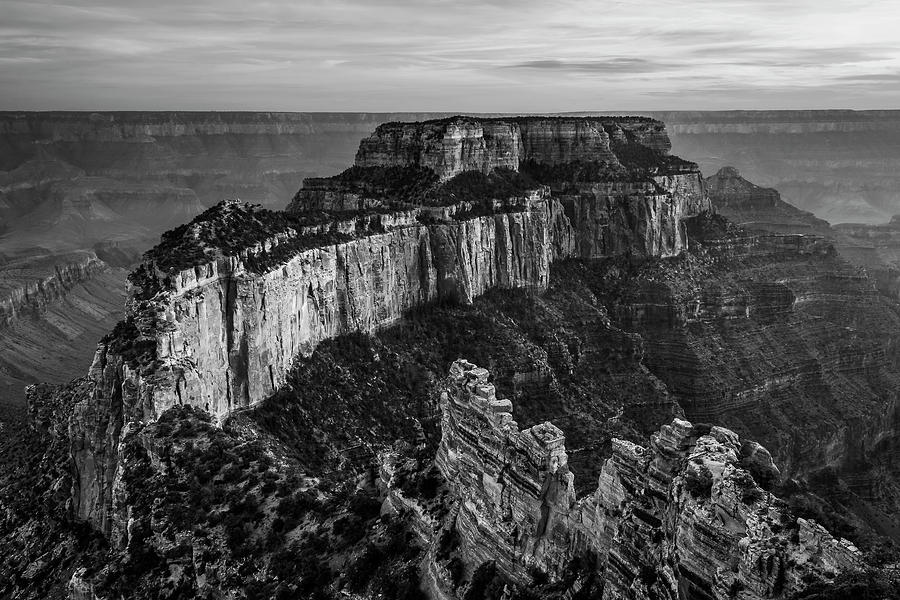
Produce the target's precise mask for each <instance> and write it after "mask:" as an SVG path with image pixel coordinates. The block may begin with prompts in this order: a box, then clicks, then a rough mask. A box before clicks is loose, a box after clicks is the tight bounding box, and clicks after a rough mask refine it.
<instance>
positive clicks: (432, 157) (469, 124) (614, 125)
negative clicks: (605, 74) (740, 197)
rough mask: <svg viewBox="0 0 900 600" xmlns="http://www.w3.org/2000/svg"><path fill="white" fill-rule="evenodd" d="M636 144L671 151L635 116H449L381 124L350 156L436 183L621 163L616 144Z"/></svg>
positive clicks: (653, 125) (658, 127)
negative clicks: (465, 175)
mask: <svg viewBox="0 0 900 600" xmlns="http://www.w3.org/2000/svg"><path fill="white" fill-rule="evenodd" d="M629 142H631V143H635V144H639V145H641V146H643V147H646V148H648V149H650V150H652V151H654V152H658V153H660V154H665V153H666V152H668V150H669V148H670V147H671V143H670V142H669V138H668V136H667V135H666V131H665V126H664V125H663V124H662V123H660V122H659V121H654V120H653V119H647V118H641V117H633V118H628V117H606V118H603V117H599V118H592V119H576V118H564V117H517V118H500V119H484V118H479V119H474V118H467V117H453V118H450V119H439V120H433V121H425V122H421V123H386V124H384V125H381V126H379V127H378V129H376V130H375V133H373V134H372V135H371V136H370V137H368V138H366V139H364V140H363V141H362V143H361V144H360V146H359V151H358V152H357V153H356V164H357V165H358V166H360V167H391V166H410V165H414V166H418V167H424V168H429V169H431V170H433V171H434V172H435V173H437V175H438V177H439V178H440V179H441V180H446V179H450V178H451V177H453V176H454V175H458V174H460V173H462V172H464V171H481V172H482V173H490V172H491V171H492V170H493V169H496V168H504V167H505V168H509V169H518V167H519V164H520V163H523V162H525V161H529V160H532V161H535V162H538V163H545V164H561V163H571V162H579V161H602V162H605V163H608V164H611V165H621V161H620V158H619V157H618V156H617V155H616V152H615V150H614V148H615V145H616V144H617V143H622V144H627V143H629Z"/></svg>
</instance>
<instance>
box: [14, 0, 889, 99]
mask: <svg viewBox="0 0 900 600" xmlns="http://www.w3.org/2000/svg"><path fill="white" fill-rule="evenodd" d="M898 13H900V11H897V10H896V8H895V7H894V6H892V3H889V2H872V1H866V0H842V1H840V2H838V1H835V0H832V1H826V0H818V1H812V0H795V1H792V2H787V3H786V2H783V1H781V0H778V1H775V0H721V1H719V2H709V1H708V0H691V1H684V2H682V1H675V0H646V1H641V2H637V1H631V0H627V1H626V0H620V1H618V2H610V3H596V4H590V3H587V4H586V3H584V2H583V1H579V2H574V1H570V0H546V1H542V2H538V1H536V0H520V1H512V0H494V1H491V2H484V1H480V0H479V1H476V0H455V1H453V2H450V1H447V0H425V1H422V0H392V1H387V2H384V1H375V0H329V1H325V0H307V1H304V2H300V3H297V2H293V1H291V0H270V1H268V2H264V3H247V2H244V1H242V0H217V1H212V0H197V1H194V2H191V3H184V2H181V1H180V0H179V1H177V2H176V1H175V0H159V1H157V2H152V3H150V2H144V1H140V2H138V1H136V0H123V1H119V0H82V1H66V0H62V1H59V0H56V1H44V0H28V1H25V0H5V1H4V7H3V18H2V20H0V65H2V68H0V108H3V109H29V108H30V109H85V110H95V109H196V110H203V109H261V110H265V109H272V110H359V111H381V110H434V111H513V112H515V111H549V110H553V111H564V110H590V109H597V110H604V109H609V110H619V109H621V110H651V109H677V108H688V109H702V108H720V107H721V106H720V104H721V103H722V102H733V103H734V106H732V107H734V108H826V107H858V108H867V107H875V106H878V107H883V106H885V105H886V103H888V104H891V105H892V106H896V105H898V104H900V103H898V102H897V100H900V98H897V97H892V96H891V94H892V93H895V92H896V90H895V89H894V87H895V86H893V85H892V84H893V83H894V80H893V79H892V78H891V75H892V74H894V73H900V38H898V36H897V35H896V31H898V30H900V14H898ZM867 74H870V75H868V76H867ZM723 90H732V91H723ZM729 94H732V96H729Z"/></svg>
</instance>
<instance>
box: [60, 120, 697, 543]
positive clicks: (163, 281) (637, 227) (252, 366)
mask: <svg viewBox="0 0 900 600" xmlns="http://www.w3.org/2000/svg"><path fill="white" fill-rule="evenodd" d="M460 123H462V125H460ZM548 124H549V125H548ZM463 125H464V126H465V127H463ZM545 125H546V126H545ZM459 127H463V129H466V128H468V129H467V130H469V131H470V133H471V132H472V131H474V132H475V133H478V132H480V133H479V134H478V135H476V136H475V137H476V138H477V139H480V140H482V141H481V142H479V143H478V144H476V145H478V147H479V148H482V150H484V148H489V150H488V151H487V154H484V152H481V151H480V152H481V154H479V156H482V158H483V157H485V156H487V157H488V159H489V160H488V159H485V160H488V163H491V166H493V162H494V161H495V158H491V157H496V156H500V155H501V154H503V152H505V150H503V151H502V152H501V151H500V150H498V148H501V147H502V148H507V149H509V148H512V147H513V146H516V145H517V144H519V145H521V146H523V147H525V148H527V149H528V150H527V153H526V154H524V155H522V154H515V153H513V154H511V155H510V156H512V157H513V158H514V159H515V160H512V162H510V163H509V164H511V165H515V166H516V167H519V164H518V161H520V160H521V159H522V158H523V157H528V158H529V160H532V161H533V160H534V159H535V158H540V159H541V160H546V161H551V162H548V163H542V164H544V165H545V167H548V168H552V167H562V168H563V169H565V168H566V165H567V164H568V163H566V162H564V161H568V160H581V159H582V158H585V157H593V158H594V162H595V163H596V162H598V161H607V160H608V157H607V155H606V154H605V153H604V152H605V151H604V152H601V151H600V150H598V148H600V147H601V146H602V147H603V148H606V149H608V150H610V151H613V150H617V151H618V152H619V154H620V155H621V160H618V162H617V164H616V165H615V170H614V172H613V173H612V175H610V172H608V171H605V170H602V171H599V172H598V173H599V174H598V175H597V177H595V180H596V182H595V183H593V184H591V185H592V186H593V187H592V188H591V189H590V191H585V192H584V193H583V194H569V195H568V196H567V197H566V198H565V203H566V204H567V206H568V208H566V207H564V206H563V205H562V204H561V203H560V202H559V201H558V200H557V199H556V198H554V197H553V196H552V195H551V193H550V191H549V189H548V188H547V187H545V186H542V185H540V182H533V184H532V185H531V189H530V190H528V191H525V192H522V193H521V194H519V195H515V196H513V197H506V198H499V199H491V198H479V199H478V200H477V201H463V202H455V203H453V204H451V205H449V206H418V207H414V208H410V207H408V206H406V207H400V206H394V207H389V206H388V207H383V208H382V209H381V210H378V211H370V212H369V213H367V214H363V215H347V214H341V213H340V212H337V213H335V214H334V215H333V216H334V218H335V219H336V220H332V221H315V220H314V219H312V220H311V219H310V218H309V216H308V214H307V213H308V212H309V210H304V208H309V207H304V206H302V198H301V204H300V205H297V200H295V203H294V206H293V207H292V214H293V216H281V217H279V216H278V214H277V213H266V215H267V216H266V217H265V219H263V220H265V221H266V222H265V223H262V222H261V221H260V220H259V219H258V218H257V215H259V214H261V213H254V211H253V210H251V209H249V208H246V207H241V206H240V205H238V204H234V203H231V204H228V203H226V204H222V205H220V206H218V207H216V208H214V209H211V210H210V211H208V212H207V213H205V214H204V215H201V217H198V219H196V220H195V221H194V222H192V224H191V225H189V226H186V227H182V228H180V229H179V230H177V231H176V232H173V233H172V234H167V237H166V238H165V240H166V242H165V244H163V245H162V246H160V247H159V248H157V249H155V250H153V251H151V252H150V253H149V254H148V256H149V257H151V259H150V260H149V261H148V262H147V263H146V264H145V265H144V266H143V267H142V268H141V269H139V271H138V272H137V274H138V275H140V276H135V277H133V278H132V279H133V281H134V282H135V283H136V285H137V287H136V288H135V290H134V291H133V293H132V301H131V302H130V304H129V318H128V320H127V324H126V325H127V326H123V327H122V328H120V329H119V330H118V333H117V334H114V335H112V336H110V337H109V338H108V339H107V340H106V341H105V342H104V343H103V344H101V345H100V347H99V349H98V352H97V354H96V357H95V360H94V363H93V365H92V367H91V378H92V379H93V380H94V381H95V382H96V388H95V392H94V397H93V398H91V399H86V400H85V401H84V402H83V403H81V404H79V406H78V407H77V408H76V412H75V416H74V417H73V454H74V457H75V463H76V468H77V470H78V473H79V477H78V482H77V485H76V494H75V497H76V502H75V505H76V512H77V514H78V515H79V516H81V517H83V518H88V519H91V520H92V521H94V522H95V523H97V524H100V525H101V528H102V529H103V530H104V531H108V530H109V528H110V527H111V524H110V522H109V518H110V517H109V515H110V510H109V508H110V506H109V505H110V497H111V496H110V494H111V489H112V487H113V486H114V485H115V479H116V477H117V472H118V467H117V459H116V445H117V440H118V438H119V434H120V431H121V428H122V427H123V426H125V424H127V423H128V422H129V421H130V420H132V419H140V420H148V419H151V420H152V419H154V418H156V416H157V415H159V414H160V413H161V412H162V411H164V410H166V409H167V408H169V407H171V406H175V405H178V404H189V405H193V406H197V407H199V408H202V409H204V410H206V411H208V412H210V413H211V414H213V415H214V416H216V417H218V418H221V417H223V416H224V415H227V414H228V413H229V412H230V411H233V410H235V409H240V408H244V407H247V406H250V405H252V404H254V403H256V402H259V401H260V400H262V399H264V398H265V397H266V396H268V395H269V394H271V393H272V392H273V391H274V390H275V389H277V388H278V387H279V386H280V385H282V384H283V382H284V381H285V375H286V373H287V372H288V370H289V369H290V366H291V364H292V361H293V358H294V357H295V356H296V355H298V354H302V355H308V354H310V353H311V352H312V351H313V349H314V348H315V347H316V345H317V344H318V343H319V342H321V341H322V340H325V339H329V338H333V337H336V336H339V335H342V334H346V333H351V332H356V331H363V332H370V331H373V330H375V329H377V328H379V327H383V326H386V325H389V324H391V323H394V322H396V321H397V320H399V319H400V318H401V317H402V315H403V313H404V312H405V311H408V310H410V309H414V308H417V307H420V306H423V305H426V304H428V303H432V302H435V301H458V302H463V303H467V302H471V301H472V299H473V298H474V297H476V296H478V295H480V294H482V293H484V292H485V291H488V290H490V289H495V288H519V289H527V288H532V289H538V290H540V289H544V288H546V286H547V284H548V282H549V267H550V264H551V262H552V261H553V260H554V259H557V258H564V257H596V256H608V255H614V254H631V253H634V254H638V255H643V256H670V255H673V254H677V253H679V252H680V251H681V250H682V249H684V248H685V246H686V238H685V228H684V224H683V223H682V219H684V218H685V217H687V216H689V215H691V214H695V213H696V212H698V211H700V210H703V209H704V208H706V207H707V206H708V202H707V200H706V198H705V195H704V194H703V188H702V180H701V178H700V174H699V173H698V172H697V171H696V168H694V167H693V166H692V165H691V164H690V163H683V162H679V161H678V160H677V159H674V158H672V157H666V156H665V154H663V152H664V151H665V150H666V148H667V142H666V138H665V131H664V128H663V126H662V124H661V123H658V122H655V121H651V120H648V119H635V120H627V119H626V120H612V121H611V122H606V121H604V120H591V119H573V120H565V119H559V120H540V119H537V120H528V119H522V120H512V121H509V122H506V121H500V120H484V121H483V122H482V121H476V120H472V119H459V118H457V119H449V120H442V121H436V122H426V123H423V124H400V125H391V126H384V127H383V128H379V130H378V131H376V133H375V134H374V135H373V137H372V138H370V139H369V140H367V141H364V142H363V143H362V144H361V146H360V152H359V154H358V162H361V163H363V164H364V165H366V164H368V162H367V161H369V160H370V159H367V158H365V157H366V156H374V157H376V158H371V161H373V162H375V163H377V164H382V163H384V164H387V165H395V164H403V165H409V163H410V161H413V164H412V166H414V167H417V168H418V167H421V166H422V165H423V164H427V165H431V166H433V167H436V168H438V169H440V172H439V173H438V175H439V176H440V177H441V178H445V177H447V176H449V175H451V174H452V173H456V172H458V170H459V169H469V168H481V167H478V166H477V165H476V162H477V161H475V162H473V160H475V159H470V158H466V157H469V156H470V154H471V153H469V154H466V153H468V152H469V151H468V150H466V151H465V152H463V151H460V152H463V154H455V153H454V152H456V150H453V148H456V146H455V145H454V144H455V142H453V143H450V142H448V143H450V146H449V147H450V148H451V150H453V151H452V152H450V155H448V154H447V152H445V150H446V148H445V145H442V144H443V142H441V144H438V145H437V146H431V145H429V144H430V142H429V140H431V137H430V136H433V133H434V132H435V131H437V132H442V133H441V139H442V140H443V139H445V138H447V139H449V140H451V142H452V140H454V139H456V137H455V136H456V132H457V131H458V129H459ZM473 128H474V129H473ZM529 128H531V129H529ZM535 128H536V129H535ZM485 131H487V132H493V134H496V135H497V136H500V134H501V133H502V134H503V135H506V133H508V132H513V133H515V135H518V136H519V137H515V135H514V136H513V137H514V139H515V140H519V141H510V140H511V139H512V138H510V139H507V138H503V139H502V140H501V139H499V138H497V139H494V141H493V142H491V143H490V144H487V142H484V140H485V139H486V137H485V135H486V134H485ZM528 131H531V133H528ZM395 132H399V133H398V134H397V135H399V137H393V136H394V133H395ZM497 132H500V133H497ZM523 132H524V133H523ZM535 132H537V133H535ZM475 133H473V135H475ZM572 135H574V136H575V137H574V138H572ZM584 135H588V137H589V138H590V139H589V140H588V139H587V138H585V139H582V137H580V136H584ZM448 136H449V137H448ZM478 136H480V137H478ZM590 136H593V137H590ZM487 137H490V136H487ZM501 137H502V136H501ZM373 139H374V140H375V142H373V141H372V140H373ZM385 139H388V140H392V141H390V143H387V142H384V140H385ZM378 140H381V141H378ZM541 140H543V141H541ZM591 140H592V141H591ZM376 142H377V143H376ZM372 144H375V145H376V146H377V147H378V148H380V150H378V151H377V152H375V151H373V150H371V146H372ZM485 144H487V145H485ZM410 148H419V149H421V148H426V151H424V154H420V155H417V156H419V158H415V157H413V155H412V150H410ZM560 148H563V149H564V150H560ZM572 148H581V149H580V150H578V151H577V152H576V150H573V149H572ZM373 152H374V153H373ZM473 152H474V151H473ZM510 152H512V150H510ZM498 153H499V154H498ZM475 154H478V152H476V153H475ZM447 156H451V158H446V157H447ZM472 156H474V155H472ZM504 156H505V155H504ZM635 156H637V157H639V159H640V160H638V161H637V162H635V160H637V159H635V158H634V157H635ZM360 157H363V158H360ZM389 157H393V158H389ZM423 157H424V158H423ZM453 157H456V158H453ZM460 157H462V158H460ZM457 159H458V160H457ZM478 160H481V159H478ZM504 160H505V159H504ZM415 161H419V162H415ZM423 161H424V162H423ZM442 161H443V162H442ZM454 161H456V162H454ZM459 161H462V162H459ZM552 161H563V162H552ZM638 163H639V164H640V165H641V166H636V165H638ZM485 164H487V163H485ZM504 164H505V163H504ZM626 164H627V165H631V166H630V167H626V166H624V165H626ZM431 166H429V167H428V168H431ZM366 168H368V167H366ZM485 168H487V167H485ZM601 177H613V178H614V179H615V178H617V179H619V180H622V179H624V180H625V181H627V182H629V183H626V184H621V185H620V184H617V183H610V182H604V181H603V180H602V179H600V178H601ZM579 203H586V204H590V205H591V206H590V208H586V209H584V210H581V209H580V207H579ZM391 208H393V209H392V210H391ZM587 215H590V217H588V216H587ZM266 219H267V220H266ZM292 219H293V220H292ZM273 223H275V225H273ZM284 223H288V224H287V225H285V224H284ZM251 231H252V233H249V232H251ZM232 238H239V239H240V238H247V240H246V242H235V240H234V239H232ZM166 244H169V245H168V246H167V245H166ZM179 254H184V255H185V256H183V257H179V256H178V255H179ZM173 255H174V256H173Z"/></svg>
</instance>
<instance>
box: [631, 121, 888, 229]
mask: <svg viewBox="0 0 900 600" xmlns="http://www.w3.org/2000/svg"><path fill="white" fill-rule="evenodd" d="M648 114H650V115H651V116H653V117H655V118H658V119H661V120H663V121H665V122H666V124H667V126H668V130H669V134H670V136H671V138H672V146H673V151H674V152H675V153H677V154H679V155H680V156H683V157H685V158H687V159H690V160H693V161H695V162H697V163H698V164H699V165H700V168H701V170H702V171H703V172H704V174H706V175H712V174H713V173H715V172H716V171H718V170H719V169H720V168H722V167H725V166H733V167H736V168H737V169H739V170H740V172H741V173H742V174H743V175H744V177H746V178H747V179H749V180H750V181H753V182H754V183H757V184H759V185H762V186H765V187H773V188H775V189H777V190H778V191H779V192H780V193H781V195H782V196H783V197H784V199H785V200H786V201H787V202H789V203H791V204H793V205H794V206H796V207H798V208H800V209H803V210H807V211H811V212H813V213H814V214H815V215H816V216H817V217H819V218H820V219H825V220H827V221H829V222H830V223H832V224H836V223H854V222H856V223H885V222H887V221H889V220H890V218H891V217H892V216H893V215H895V214H898V213H900V111H897V110H866V111H849V110H822V111H818V110H816V111H795V110H788V111H720V112H706V111H698V112H689V111H685V112H664V113H648Z"/></svg>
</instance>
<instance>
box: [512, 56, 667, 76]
mask: <svg viewBox="0 0 900 600" xmlns="http://www.w3.org/2000/svg"><path fill="white" fill-rule="evenodd" d="M504 68H507V69H539V70H551V71H575V72H589V73H601V74H614V73H621V74H632V73H653V72H657V71H664V70H669V69H673V68H677V66H676V65H672V64H670V63H664V62H655V61H650V60H645V59H642V58H625V57H617V58H610V59H605V60H587V61H566V60H529V61H525V62H520V63H513V64H510V65H504Z"/></svg>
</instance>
